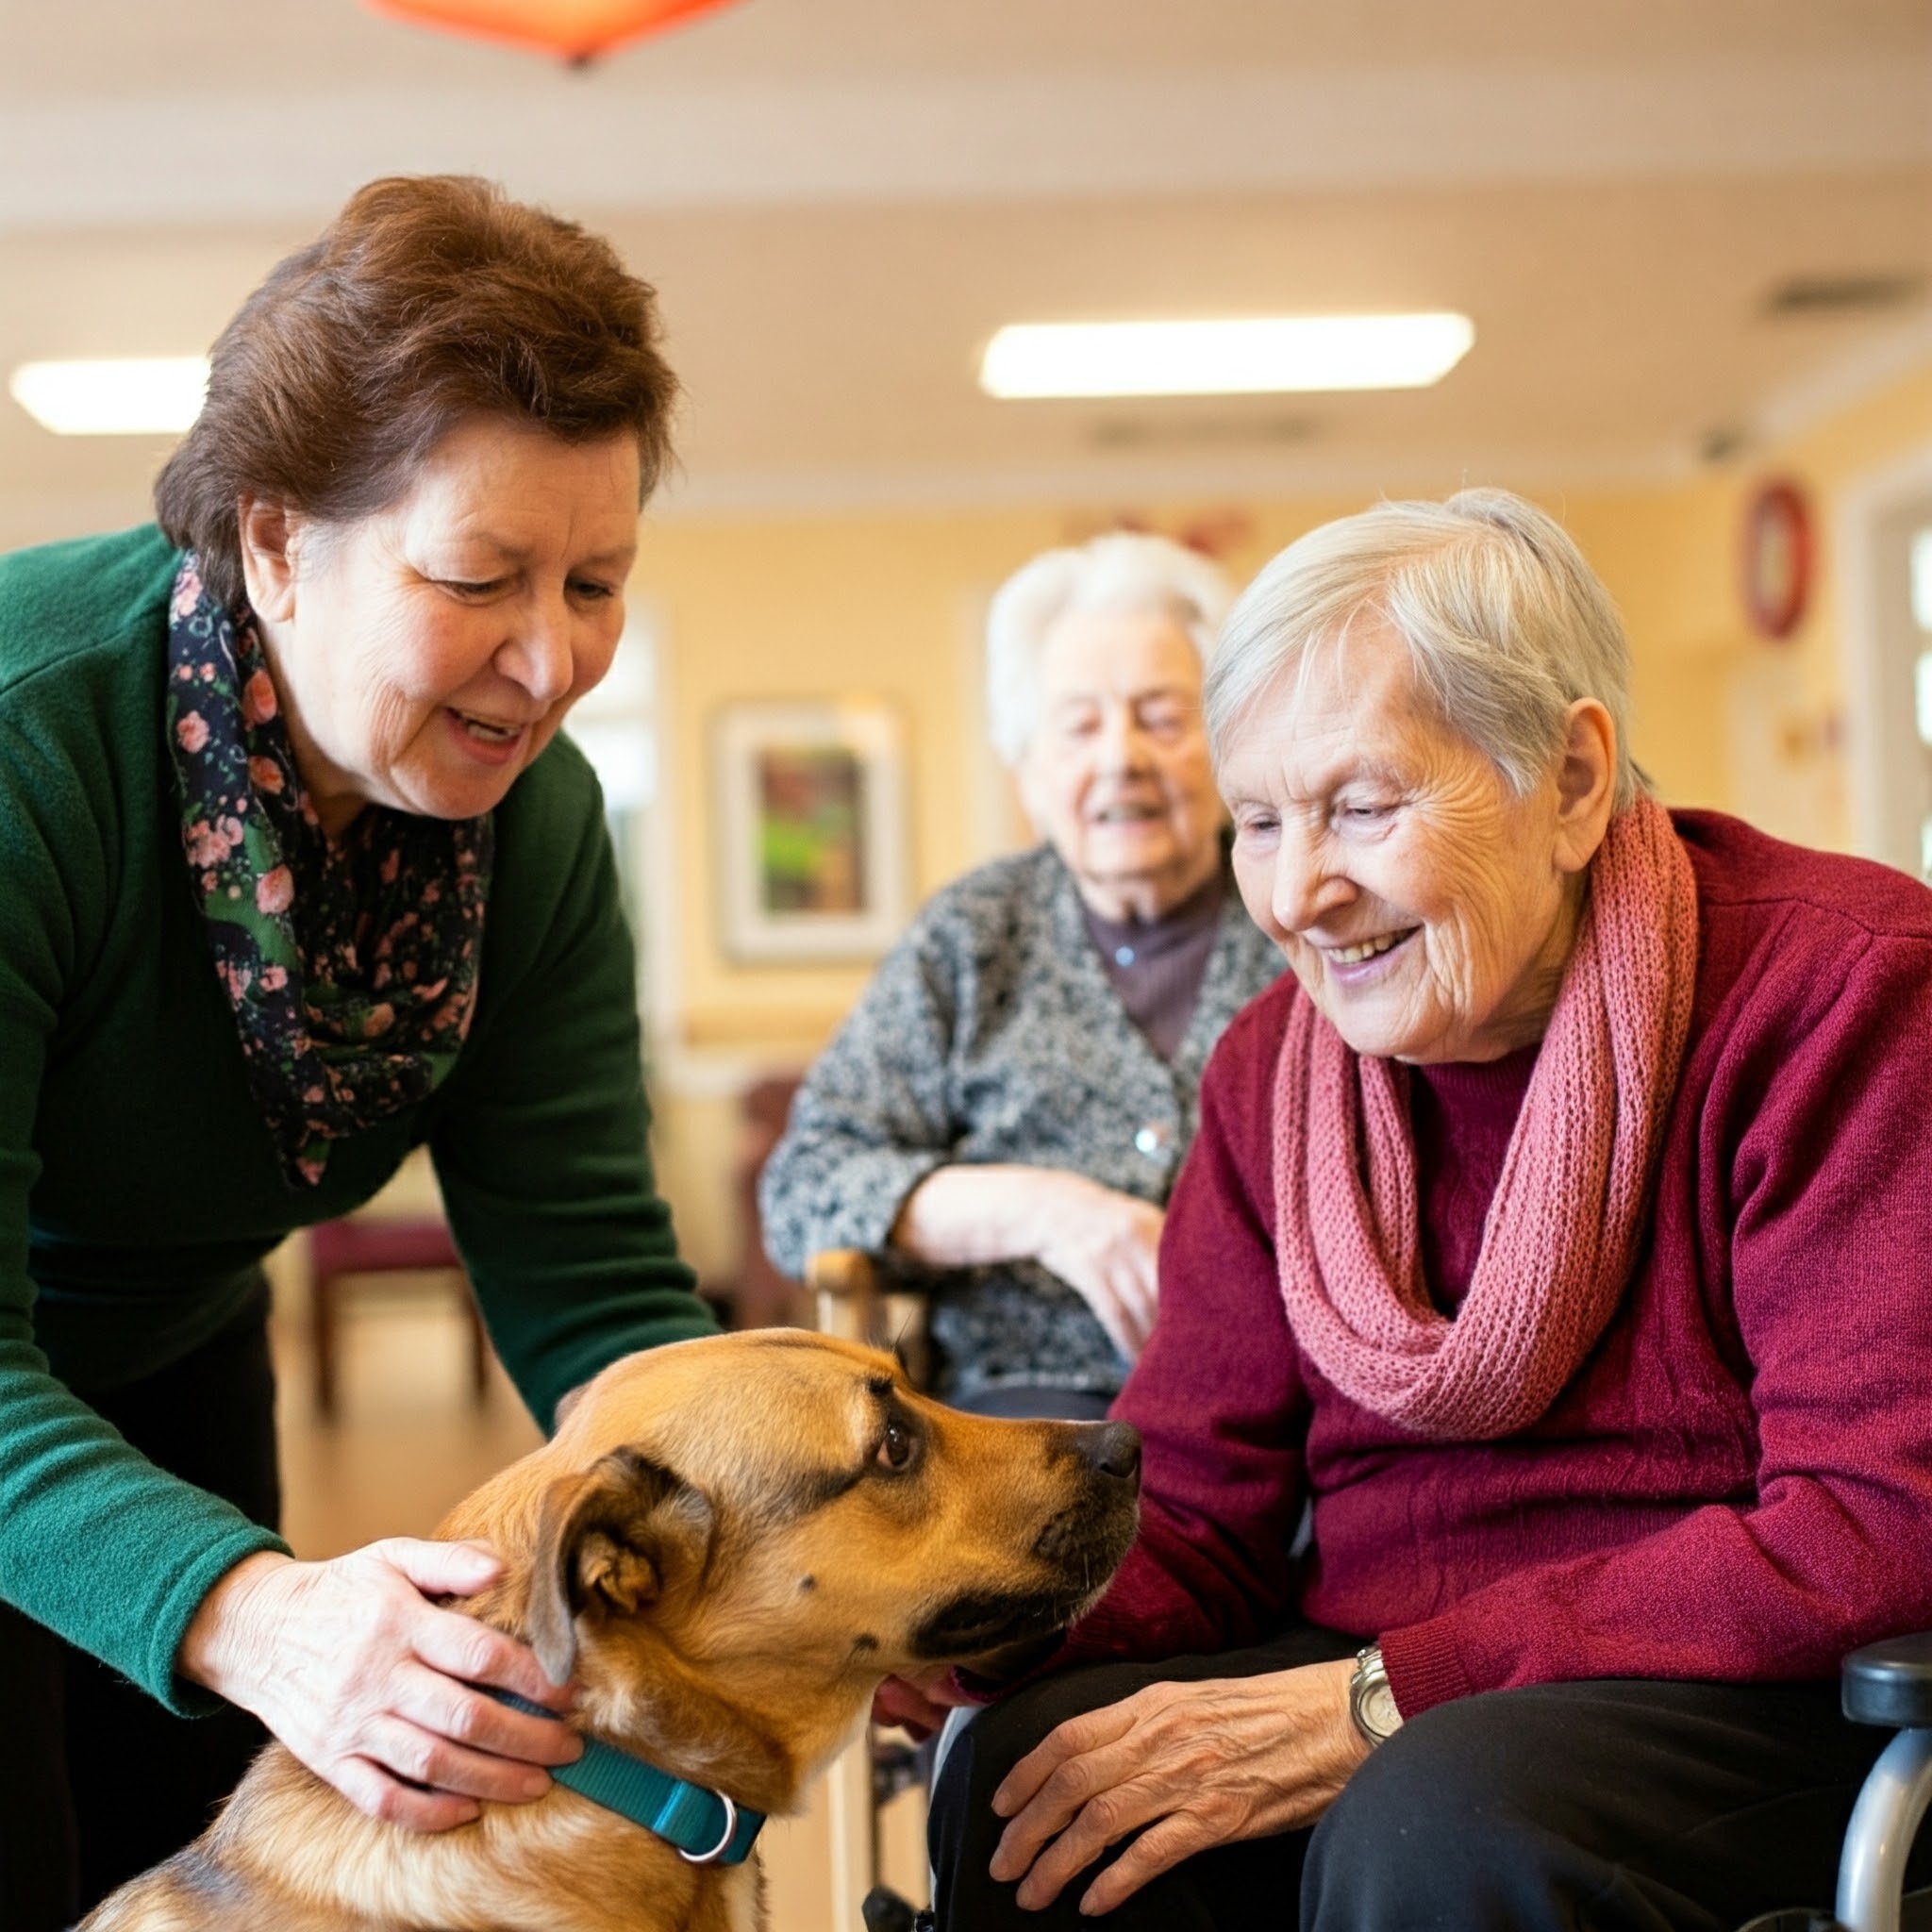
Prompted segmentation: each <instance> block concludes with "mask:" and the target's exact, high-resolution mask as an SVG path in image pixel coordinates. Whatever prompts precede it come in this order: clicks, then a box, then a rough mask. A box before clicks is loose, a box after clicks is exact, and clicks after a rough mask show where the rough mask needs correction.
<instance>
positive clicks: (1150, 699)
mask: <svg viewBox="0 0 1932 1932" xmlns="http://www.w3.org/2000/svg"><path fill="white" fill-rule="evenodd" d="M1017 775H1018V778H1019V781H1020V794H1021V797H1022V799H1023V801H1024V804H1025V807H1026V812H1027V816H1028V817H1029V818H1031V819H1032V821H1033V824H1034V827H1035V829H1036V830H1037V831H1038V832H1039V833H1040V834H1041V837H1042V838H1044V839H1045V840H1047V841H1048V842H1049V843H1051V844H1052V846H1053V847H1054V849H1055V850H1056V851H1057V852H1058V854H1059V855H1060V857H1061V858H1063V859H1065V860H1066V862H1067V865H1068V868H1069V869H1070V870H1071V871H1072V873H1073V874H1074V878H1075V879H1076V880H1077V881H1078V883H1079V887H1080V892H1081V896H1082V897H1083V898H1084V899H1085V900H1086V901H1087V903H1088V904H1089V905H1090V906H1091V907H1092V908H1093V909H1094V910H1095V911H1096V912H1098V913H1099V914H1100V915H1101V916H1102V917H1103V918H1110V919H1125V918H1128V917H1133V918H1136V919H1143V920H1151V919H1158V918H1159V917H1160V916H1161V915H1162V914H1163V913H1165V912H1167V911H1168V910H1170V909H1171V908H1173V907H1174V906H1177V905H1178V904H1180V902H1181V901H1182V900H1183V899H1185V898H1187V897H1188V895H1189V894H1190V893H1191V892H1192V891H1195V890H1196V889H1197V888H1198V887H1200V886H1202V885H1205V884H1206V883H1207V881H1208V878H1210V877H1211V876H1212V875H1213V873H1214V870H1215V868H1216V867H1217V866H1218V865H1219V864H1220V862H1221V856H1220V848H1219V843H1218V840H1217V837H1216V834H1217V832H1218V830H1219V828H1220V824H1221V808H1220V805H1219V802H1218V801H1217V799H1216V797H1215V794H1214V774H1213V771H1212V769H1211V767H1210V766H1209V763H1208V740H1207V736H1206V734H1205V733H1204V731H1203V730H1202V727H1201V654H1200V653H1199V652H1198V651H1197V650H1196V649H1195V648H1194V645H1193V642H1192V641H1191V639H1190V638H1189V636H1188V634H1187V632H1186V631H1185V630H1183V629H1182V628H1181V626H1180V625H1178V624H1177V623H1176V622H1175V621H1174V619H1173V618H1172V617H1168V616H1165V615H1162V614H1160V613H1158V612H1155V611H1105V610H1074V611H1070V612H1068V613H1067V615H1065V616H1064V617H1062V618H1060V619H1059V620H1058V623H1056V624H1055V625H1053V626H1052V628H1051V629H1049V630H1048V632H1047V634H1046V641H1045V648H1044V649H1043V650H1042V652H1041V662H1040V724H1039V728H1038V729H1037V730H1036V731H1035V732H1034V734H1033V738H1032V740H1031V741H1030V742H1029V743H1028V745H1027V747H1026V752H1025V756H1024V758H1022V759H1021V761H1020V765H1019V768H1018V773H1017Z"/></svg>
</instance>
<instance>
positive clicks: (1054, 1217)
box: [1038, 1173, 1167, 1361]
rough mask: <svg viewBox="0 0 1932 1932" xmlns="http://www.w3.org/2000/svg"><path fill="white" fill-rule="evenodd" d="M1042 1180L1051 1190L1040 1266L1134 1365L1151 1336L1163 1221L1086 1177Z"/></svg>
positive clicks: (1147, 1204)
mask: <svg viewBox="0 0 1932 1932" xmlns="http://www.w3.org/2000/svg"><path fill="white" fill-rule="evenodd" d="M1041 1179H1042V1180H1050V1181H1051V1182H1052V1183H1053V1184H1054V1186H1053V1190H1052V1198H1051V1200H1050V1201H1049V1202H1048V1203H1047V1205H1046V1209H1045V1212H1044V1213H1043V1214H1042V1215H1041V1235H1042V1239H1041V1243H1040V1247H1039V1251H1038V1252H1039V1256H1040V1261H1041V1266H1042V1267H1045V1268H1050V1269H1052V1271H1053V1272H1054V1273H1055V1274H1058V1276H1059V1278H1060V1279H1061V1280H1062V1281H1064V1282H1066V1283H1067V1284H1068V1285H1069V1286H1070V1287H1072V1288H1074V1289H1076V1290H1077V1291H1079V1294H1080V1298H1081V1299H1082V1300H1083V1301H1084V1302H1085V1303H1086V1304H1087V1306H1088V1307H1090V1308H1091V1309H1092V1310H1093V1312H1094V1314H1095V1316H1096V1317H1097V1318H1098V1319H1099V1322H1100V1325H1101V1326H1102V1327H1103V1328H1105V1329H1106V1330H1107V1332H1108V1337H1109V1338H1110V1339H1111V1340H1112V1341H1113V1345H1114V1346H1115V1347H1116V1348H1117V1349H1119V1350H1120V1352H1121V1353H1122V1354H1123V1355H1124V1356H1125V1357H1126V1358H1127V1359H1128V1360H1129V1361H1135V1360H1138V1359H1139V1357H1140V1354H1141V1350H1142V1349H1143V1348H1144V1347H1146V1345H1147V1338H1148V1337H1149V1336H1150V1335H1151V1334H1153V1332H1154V1316H1155V1311H1156V1303H1157V1301H1158V1296H1159V1292H1160V1283H1159V1274H1158V1262H1159V1258H1160V1230H1161V1228H1162V1227H1163V1226H1164V1225H1165V1224H1166V1221H1167V1217H1166V1215H1165V1214H1164V1213H1162V1211H1161V1210H1160V1209H1159V1208H1157V1207H1155V1206H1154V1204H1153V1203H1152V1202H1151V1201H1142V1200H1140V1199H1138V1198H1137V1197H1136V1196H1134V1195H1132V1194H1123V1193H1119V1192H1117V1191H1115V1190H1114V1189H1112V1188H1104V1187H1102V1186H1101V1185H1100V1183H1099V1182H1098V1181H1091V1180H1089V1179H1088V1178H1087V1177H1086V1176H1085V1175H1084V1174H1065V1173H1053V1174H1046V1173H1042V1174H1041Z"/></svg>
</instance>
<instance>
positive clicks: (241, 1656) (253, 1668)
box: [175, 1537, 583, 1831]
mask: <svg viewBox="0 0 1932 1932" xmlns="http://www.w3.org/2000/svg"><path fill="white" fill-rule="evenodd" d="M501 1572H502V1565H501V1563H500V1562H499V1561H498V1560H497V1558H496V1557H494V1556H493V1555H492V1554H491V1552H490V1551H489V1550H488V1549H486V1548H484V1547H483V1546H481V1545H480V1544H476V1543H435V1542H419V1541H413V1540H411V1539H408V1538H406V1537H392V1538H391V1539H389V1540H388V1541H384V1542H378V1543H372V1544H371V1545H370V1546H369V1547H368V1548H367V1549H362V1550H356V1551H353V1552H352V1553H351V1554H350V1555H348V1556H346V1557H336V1558H335V1559H334V1560H333V1561H332V1562H327V1563H298V1562H296V1561H295V1560H294V1559H293V1558H291V1557H283V1556H279V1555H276V1554H274V1553H271V1552H263V1553H261V1554H260V1555H258V1556H254V1557H246V1558H245V1559H244V1560H243V1561H242V1562H240V1563H238V1564H237V1565H236V1566H235V1567H234V1569H232V1570H230V1571H229V1572H228V1573H227V1574H226V1575H225V1576H224V1577H223V1578H222V1579H221V1581H220V1582H218V1583H217V1584H216V1585H215V1587H214V1589H213V1590H211V1591H209V1592H208V1596H207V1597H206V1598H205V1599H204V1600H203V1603H202V1606H201V1607H200V1609H198V1610H197V1611H196V1612H195V1615H194V1620H193V1622H192V1623H191V1624H190V1625H189V1627H188V1633H187V1635H186V1636H185V1637H184V1638H183V1640H182V1643H181V1649H180V1652H179V1654H178V1656H177V1657H176V1659H175V1668H176V1670H177V1671H178V1672H179V1673H180V1674H181V1675H182V1676H184V1677H187V1678H189V1679H190V1680H191V1681H192V1682H194V1683H197V1684H201V1685H204V1686H206V1687H207V1688H208V1690H210V1691H215V1692H217V1693H218V1694H219V1695H220V1696H223V1697H225V1698H226V1699H227V1700H228V1702H229V1703H231V1704H239V1705H241V1706H242V1707H243V1708H244V1709H246V1710H251V1711H253V1712H254V1713H255V1715H256V1716H257V1717H258V1718H260V1719H261V1721H262V1723H263V1724H266V1725H267V1726H268V1727H269V1729H270V1730H271V1731H272V1732H274V1733H275V1736H276V1737H277V1738H279V1739H280V1740H282V1742H283V1743H284V1744H286V1745H287V1746H288V1747H289V1749H290V1750H291V1751H292V1752H293V1753H294V1754H295V1756H296V1757H299V1758H300V1759H301V1760H302V1762H303V1763H304V1764H306V1765H307V1766H308V1768H309V1770H310V1771H312V1772H314V1773H315V1774H316V1775H317V1776H318V1777H320V1778H323V1779H325V1780H326V1781H327V1782H328V1783H329V1784H331V1785H333V1786H334V1787H335V1788H336V1790H339V1791H340V1792H341V1794H342V1795H343V1797H345V1798H347V1799H348V1801H349V1802H350V1803H351V1804H352V1805H354V1806H355V1807H357V1808H358V1810H360V1811H366V1812H367V1813H368V1814H369V1816H370V1817H372V1818H381V1819H386V1820H388V1821H389V1822H390V1823H391V1824H406V1825H408V1826H411V1827H412V1828H413V1829H415V1830H418V1831H443V1830H447V1829H448V1828H449V1827H450V1826H452V1825H457V1824H468V1823H469V1821H470V1820H472V1819H473V1818H475V1817H476V1816H477V1815H478V1814H479V1812H480V1810H481V1807H480V1806H479V1805H478V1804H477V1802H476V1801H477V1800H478V1799H479V1798H491V1799H495V1800H497V1801H498V1802H500V1803H506V1804H520V1803H527V1802H528V1801H529V1800H531V1799H534V1798H541V1796H542V1795H543V1793H544V1792H545V1791H547V1790H549V1789H550V1778H549V1776H548V1774H547V1773H546V1772H545V1771H544V1770H543V1769H542V1767H543V1766H545V1765H556V1764H568V1763H570V1762H571V1761H573V1760H574V1759H575V1758H576V1757H578V1756H579V1755H580V1754H581V1752H582V1748H583V1747H582V1746H581V1744H579V1742H578V1741H577V1740H576V1738H575V1735H574V1734H573V1733H572V1732H571V1731H570V1730H568V1729H567V1728H566V1727H565V1726H564V1725H563V1724H560V1723H558V1721H557V1720H556V1719H554V1718H540V1717H531V1716H528V1715H526V1714H525V1713H524V1712H522V1711H516V1710H511V1709H510V1708H509V1707H508V1706H506V1705H502V1704H499V1703H497V1702H496V1700H495V1699H494V1698H492V1697H489V1696H486V1695H485V1694H484V1693H483V1692H482V1691H476V1690H473V1689H472V1688H471V1686H472V1685H476V1684H492V1685H495V1686H497V1687H498V1688H499V1689H501V1690H505V1691H514V1692H516V1694H517V1695H518V1696H520V1697H526V1698H528V1699H529V1700H530V1701H531V1702H533V1703H539V1704H544V1705H547V1706H549V1707H551V1708H553V1709H558V1708H561V1707H563V1706H564V1705H565V1704H566V1703H567V1701H568V1696H567V1691H565V1690H563V1689H560V1688H559V1687H558V1686H557V1685H555V1684H552V1683H551V1682H550V1681H549V1679H548V1678H547V1677H545V1676H544V1674H543V1673H542V1671H541V1668H540V1667H539V1665H538V1663H537V1659H536V1657H535V1656H534V1655H533V1654H532V1653H531V1651H530V1650H529V1648H528V1647H527V1646H526V1645H525V1644H523V1643H520V1642H518V1641H516V1639H514V1638H512V1637H508V1636H506V1635H505V1634H504V1633H503V1632H502V1631H500V1630H492V1629H491V1628H490V1627H489V1626H488V1625H487V1624H480V1623H478V1622H477V1621H476V1620H475V1618H474V1617H466V1616H463V1615H461V1614H460V1613H459V1612H458V1611H455V1610H445V1609H440V1608H438V1607H436V1606H435V1605H434V1604H431V1603H429V1602H427V1601H426V1597H427V1596H428V1595H432V1594H449V1595H470V1594H472V1593H474V1592H475V1591H479V1590H483V1589H485V1588H487V1587H488V1586H489V1585H490V1584H491V1583H493V1582H494V1581H495V1580H496V1578H497V1577H498V1575H499V1574H501Z"/></svg>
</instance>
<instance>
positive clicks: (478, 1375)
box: [458, 1277, 490, 1407]
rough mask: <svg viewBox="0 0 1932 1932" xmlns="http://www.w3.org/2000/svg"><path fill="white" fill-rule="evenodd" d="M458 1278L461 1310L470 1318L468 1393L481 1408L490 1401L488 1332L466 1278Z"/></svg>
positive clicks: (473, 1292) (481, 1312) (481, 1311)
mask: <svg viewBox="0 0 1932 1932" xmlns="http://www.w3.org/2000/svg"><path fill="white" fill-rule="evenodd" d="M458 1278H459V1279H461V1281H462V1292H463V1309H464V1312H465V1313H466V1314H467V1315H468V1316H469V1318H470V1393H471V1394H472V1395H473V1396H474V1397H475V1400H476V1403H477V1405H478V1407H481V1405H482V1404H484V1403H485V1402H487V1401H488V1400H489V1399H490V1331H489V1329H487V1328H486V1327H485V1326H484V1325H483V1310H482V1309H481V1308H479V1307H477V1306H476V1296H475V1291H474V1290H473V1289H472V1288H471V1286H470V1284H469V1281H468V1280H467V1279H466V1278H463V1277H458Z"/></svg>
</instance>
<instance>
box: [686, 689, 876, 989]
mask: <svg viewBox="0 0 1932 1932" xmlns="http://www.w3.org/2000/svg"><path fill="white" fill-rule="evenodd" d="M712 750H713V757H714V758H715V761H716V784H717V806H718V810H717V827H718V841H719V843H718V874H717V876H718V886H719V893H720V904H721V906H722V908H723V924H724V950H725V951H726V953H727V954H729V955H730V956H731V958H734V959H741V960H743V961H745V962H747V963H751V964H761V965H769V964H803V963H814V962H822V961H830V960H837V959H872V958H877V957H878V956H879V955H880V954H881V953H883V952H884V951H885V950H886V948H887V947H888V946H890V945H891V943H892V941H894V940H895V939H897V938H898V936H899V933H900V930H901V929H902V927H903V926H904V925H905V924H906V920H907V917H908V912H909V910H910V906H909V902H908V890H907V874H908V865H907V837H906V769H905V748H904V741H903V735H902V733H901V730H900V725H899V718H898V714H897V713H896V712H895V711H894V710H893V709H892V708H891V706H890V705H886V704H881V703H878V702H875V701H872V700H850V701H846V700H841V701H837V702H831V701H827V702H824V703H816V704H814V703H799V704H741V705H730V706H727V707H726V708H724V710H723V711H721V712H720V713H719V715H718V719H717V723H716V727H715V731H714V737H713V747H712Z"/></svg>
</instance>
